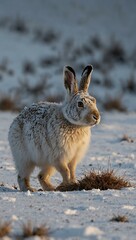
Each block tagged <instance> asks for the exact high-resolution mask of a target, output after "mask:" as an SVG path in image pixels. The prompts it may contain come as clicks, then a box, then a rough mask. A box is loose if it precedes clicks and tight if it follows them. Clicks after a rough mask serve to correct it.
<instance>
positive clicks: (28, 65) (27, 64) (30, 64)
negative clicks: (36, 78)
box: [22, 60, 36, 74]
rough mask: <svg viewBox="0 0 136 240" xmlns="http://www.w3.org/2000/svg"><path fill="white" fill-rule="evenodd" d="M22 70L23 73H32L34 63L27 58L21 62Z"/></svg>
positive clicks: (34, 69) (34, 70) (33, 71)
mask: <svg viewBox="0 0 136 240" xmlns="http://www.w3.org/2000/svg"><path fill="white" fill-rule="evenodd" d="M22 71H23V73H24V74H34V73H35V72H36V68H35V65H34V63H33V62H31V61H29V60H26V61H25V62H24V64H23V69H22Z"/></svg>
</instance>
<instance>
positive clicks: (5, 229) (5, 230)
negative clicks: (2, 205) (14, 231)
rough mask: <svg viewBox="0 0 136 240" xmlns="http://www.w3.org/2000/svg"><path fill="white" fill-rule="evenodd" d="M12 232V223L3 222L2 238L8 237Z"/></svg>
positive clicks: (0, 231)
mask: <svg viewBox="0 0 136 240" xmlns="http://www.w3.org/2000/svg"><path fill="white" fill-rule="evenodd" d="M10 231H11V223H10V222H1V221H0V238H2V237H4V236H7V235H8V234H9V233H10Z"/></svg>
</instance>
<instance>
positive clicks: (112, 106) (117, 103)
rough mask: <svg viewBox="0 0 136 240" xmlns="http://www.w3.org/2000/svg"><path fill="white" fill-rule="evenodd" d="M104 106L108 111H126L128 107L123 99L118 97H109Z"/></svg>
mask: <svg viewBox="0 0 136 240" xmlns="http://www.w3.org/2000/svg"><path fill="white" fill-rule="evenodd" d="M103 106H104V108H105V110H106V111H111V110H118V111H120V112H126V108H125V107H124V106H123V105H122V102H121V99H120V98H118V97H116V98H111V99H109V98H108V101H106V102H105V103H104V104H103Z"/></svg>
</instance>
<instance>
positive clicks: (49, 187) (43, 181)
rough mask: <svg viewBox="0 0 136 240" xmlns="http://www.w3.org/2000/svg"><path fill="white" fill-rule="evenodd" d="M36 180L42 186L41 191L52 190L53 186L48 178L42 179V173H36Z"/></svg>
mask: <svg viewBox="0 0 136 240" xmlns="http://www.w3.org/2000/svg"><path fill="white" fill-rule="evenodd" d="M38 180H39V182H40V184H41V186H42V189H43V191H54V190H55V187H54V186H53V185H52V184H51V183H50V182H49V180H46V179H44V175H42V174H41V173H40V174H39V175H38Z"/></svg>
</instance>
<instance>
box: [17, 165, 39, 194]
mask: <svg viewBox="0 0 136 240" xmlns="http://www.w3.org/2000/svg"><path fill="white" fill-rule="evenodd" d="M34 167H35V166H34V165H33V164H27V166H26V167H25V168H24V169H21V171H18V179H17V180H18V184H19V188H20V190H21V191H23V192H26V191H28V190H29V191H31V192H35V191H36V189H34V188H32V187H31V186H30V174H31V173H32V172H33V170H34Z"/></svg>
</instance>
